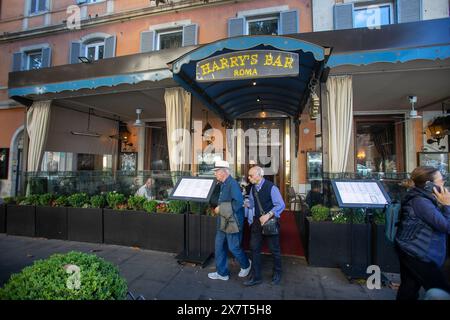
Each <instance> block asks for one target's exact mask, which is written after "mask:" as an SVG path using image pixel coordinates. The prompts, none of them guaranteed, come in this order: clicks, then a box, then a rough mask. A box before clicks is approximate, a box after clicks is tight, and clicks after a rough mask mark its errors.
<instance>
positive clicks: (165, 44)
mask: <svg viewBox="0 0 450 320" xmlns="http://www.w3.org/2000/svg"><path fill="white" fill-rule="evenodd" d="M158 37H159V50H163V49H173V48H181V45H182V41H183V32H182V31H177V32H168V33H159V34H158Z"/></svg>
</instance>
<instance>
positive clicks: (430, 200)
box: [395, 166, 450, 300]
mask: <svg viewBox="0 0 450 320" xmlns="http://www.w3.org/2000/svg"><path fill="white" fill-rule="evenodd" d="M405 186H407V187H409V188H410V189H409V191H408V192H407V194H406V195H405V197H404V199H403V201H402V209H401V215H400V222H399V226H398V230H397V235H396V239H395V242H396V249H397V253H398V257H399V261H400V279H401V284H400V287H399V290H398V292H397V300H417V299H418V298H419V291H420V288H421V287H423V288H424V289H425V290H429V289H441V290H444V291H446V292H447V293H450V285H449V283H448V281H447V277H446V275H445V273H444V271H443V269H442V267H443V265H444V262H445V258H446V252H447V250H446V242H447V236H448V234H449V233H450V192H449V191H448V190H447V189H446V188H445V187H444V179H443V177H442V174H441V172H440V171H439V170H438V169H436V168H433V167H425V166H423V167H417V168H416V169H414V170H413V172H412V173H411V179H410V180H408V181H407V182H406V183H405Z"/></svg>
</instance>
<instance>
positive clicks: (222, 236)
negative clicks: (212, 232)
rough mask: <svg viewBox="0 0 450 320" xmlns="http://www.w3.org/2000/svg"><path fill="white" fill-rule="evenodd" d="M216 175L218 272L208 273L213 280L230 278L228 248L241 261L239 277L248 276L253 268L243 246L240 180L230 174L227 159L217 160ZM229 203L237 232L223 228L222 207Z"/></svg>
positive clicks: (242, 210) (216, 253)
mask: <svg viewBox="0 0 450 320" xmlns="http://www.w3.org/2000/svg"><path fill="white" fill-rule="evenodd" d="M213 170H214V175H215V177H216V179H217V180H218V181H219V182H220V183H221V185H220V194H219V200H218V204H219V206H217V207H216V208H215V213H216V214H218V215H219V217H218V218H217V230H216V242H215V251H214V255H215V260H216V272H211V273H208V277H209V278H210V279H213V280H225V281H226V280H228V279H229V278H230V277H229V274H230V273H229V270H228V261H227V256H228V250H230V251H231V253H232V254H233V256H234V257H235V258H236V260H237V261H238V262H239V265H240V266H241V270H240V272H239V274H238V276H239V277H241V278H243V277H246V276H247V275H248V274H249V273H250V270H251V261H250V260H249V259H248V258H247V255H246V254H245V252H244V250H243V249H242V246H241V239H242V232H243V227H244V207H243V203H244V200H243V197H242V193H241V190H240V188H239V184H238V182H237V181H236V180H235V179H233V177H232V176H231V174H230V165H229V163H228V162H227V161H223V160H220V161H217V162H216V163H215V166H214V169H213ZM226 204H228V207H229V208H230V210H232V212H231V214H232V215H233V217H234V221H236V223H237V227H238V230H236V232H232V233H230V232H225V231H223V230H221V228H220V226H221V223H220V222H221V217H220V215H221V214H225V213H224V212H220V211H221V209H220V208H221V207H222V206H223V207H224V208H225V207H226V206H225V205H226Z"/></svg>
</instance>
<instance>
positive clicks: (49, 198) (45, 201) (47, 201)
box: [39, 193, 55, 206]
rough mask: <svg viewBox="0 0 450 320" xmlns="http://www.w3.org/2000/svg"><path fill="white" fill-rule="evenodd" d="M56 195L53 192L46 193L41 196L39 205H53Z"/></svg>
mask: <svg viewBox="0 0 450 320" xmlns="http://www.w3.org/2000/svg"><path fill="white" fill-rule="evenodd" d="M54 199H55V195H53V194H51V193H44V194H41V195H40V196H39V205H41V206H52V204H53V200H54Z"/></svg>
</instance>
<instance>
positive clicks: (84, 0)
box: [77, 0, 87, 4]
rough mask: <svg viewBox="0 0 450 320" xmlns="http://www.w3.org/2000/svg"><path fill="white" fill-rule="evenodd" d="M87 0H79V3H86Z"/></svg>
mask: <svg viewBox="0 0 450 320" xmlns="http://www.w3.org/2000/svg"><path fill="white" fill-rule="evenodd" d="M86 1H87V0H77V4H83V3H86Z"/></svg>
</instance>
